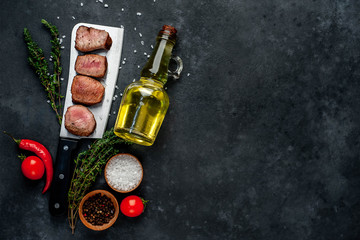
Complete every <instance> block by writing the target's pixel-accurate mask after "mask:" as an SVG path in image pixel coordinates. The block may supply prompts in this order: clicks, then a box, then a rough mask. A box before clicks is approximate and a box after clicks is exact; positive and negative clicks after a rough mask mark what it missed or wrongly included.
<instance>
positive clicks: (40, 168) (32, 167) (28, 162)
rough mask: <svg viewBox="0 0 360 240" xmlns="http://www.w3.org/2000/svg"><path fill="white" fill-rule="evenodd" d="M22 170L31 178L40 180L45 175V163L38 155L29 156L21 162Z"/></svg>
mask: <svg viewBox="0 0 360 240" xmlns="http://www.w3.org/2000/svg"><path fill="white" fill-rule="evenodd" d="M21 171H22V172H23V174H24V175H25V177H27V178H29V179H31V180H38V179H40V178H42V176H43V175H44V172H45V167H44V163H43V161H41V159H40V158H38V157H36V156H30V157H27V158H25V159H24V161H23V162H22V164H21Z"/></svg>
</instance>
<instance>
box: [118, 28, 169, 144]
mask: <svg viewBox="0 0 360 240" xmlns="http://www.w3.org/2000/svg"><path fill="white" fill-rule="evenodd" d="M175 41H176V29H175V28H174V27H172V26H168V25H164V26H163V28H162V30H161V31H160V32H159V34H158V36H157V38H156V46H155V48H154V51H153V52H152V54H151V56H150V58H149V60H148V62H147V63H146V65H145V66H144V68H143V69H142V70H141V78H140V80H139V81H136V82H134V83H132V84H130V85H129V86H127V87H126V89H125V91H124V94H123V98H122V101H121V104H120V107H119V112H118V115H117V119H116V123H115V127H114V133H115V134H116V135H117V136H119V137H121V138H123V139H125V140H128V141H130V142H134V143H137V144H140V145H145V146H151V145H152V144H153V143H154V141H155V138H156V136H157V134H158V132H159V129H160V126H161V124H162V122H163V120H164V117H165V114H166V111H167V109H168V107H169V97H168V95H167V93H166V92H165V90H164V84H165V83H166V81H167V78H168V66H169V62H170V58H171V52H172V49H173V47H174V45H175Z"/></svg>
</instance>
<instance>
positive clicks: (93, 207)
mask: <svg viewBox="0 0 360 240" xmlns="http://www.w3.org/2000/svg"><path fill="white" fill-rule="evenodd" d="M118 216H119V203H118V202H117V200H116V198H115V197H114V195H112V194H111V193H109V192H108V191H105V190H95V191H92V192H89V193H88V194H86V195H85V197H84V198H83V199H82V200H81V202H80V205H79V217H80V220H81V222H82V223H83V224H84V225H85V226H86V227H88V228H90V229H92V230H95V231H102V230H105V229H107V228H109V227H111V226H112V225H113V224H114V223H115V221H116V219H117V217H118Z"/></svg>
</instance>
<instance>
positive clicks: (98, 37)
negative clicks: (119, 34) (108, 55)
mask: <svg viewBox="0 0 360 240" xmlns="http://www.w3.org/2000/svg"><path fill="white" fill-rule="evenodd" d="M111 45H112V39H111V37H110V35H109V33H108V32H106V31H105V30H99V29H96V28H92V27H90V28H89V27H85V26H80V27H79V28H78V29H77V30H76V39H75V48H76V49H77V50H79V51H81V52H90V51H94V50H97V49H106V50H109V49H110V47H111Z"/></svg>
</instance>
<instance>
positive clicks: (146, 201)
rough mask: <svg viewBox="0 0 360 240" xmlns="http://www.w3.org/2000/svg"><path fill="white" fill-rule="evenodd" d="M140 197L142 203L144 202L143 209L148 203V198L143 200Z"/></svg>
mask: <svg viewBox="0 0 360 240" xmlns="http://www.w3.org/2000/svg"><path fill="white" fill-rule="evenodd" d="M140 199H141V201H142V203H143V204H144V210H145V208H146V205H147V204H148V202H149V200H145V199H143V198H142V197H141V198H140Z"/></svg>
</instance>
